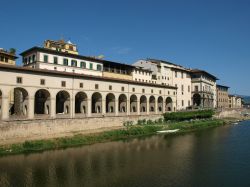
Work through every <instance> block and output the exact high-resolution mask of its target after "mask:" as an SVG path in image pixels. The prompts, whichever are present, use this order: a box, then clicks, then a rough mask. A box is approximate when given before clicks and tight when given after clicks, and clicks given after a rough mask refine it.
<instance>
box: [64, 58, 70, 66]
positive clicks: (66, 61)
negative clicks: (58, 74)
mask: <svg viewBox="0 0 250 187" xmlns="http://www.w3.org/2000/svg"><path fill="white" fill-rule="evenodd" d="M63 65H64V66H68V65H69V60H68V59H67V58H64V59H63Z"/></svg>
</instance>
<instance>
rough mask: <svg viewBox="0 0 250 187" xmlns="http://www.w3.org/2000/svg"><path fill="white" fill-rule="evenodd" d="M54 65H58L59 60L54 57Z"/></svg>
mask: <svg viewBox="0 0 250 187" xmlns="http://www.w3.org/2000/svg"><path fill="white" fill-rule="evenodd" d="M54 64H58V58H57V57H56V56H54Z"/></svg>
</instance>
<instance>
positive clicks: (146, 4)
mask: <svg viewBox="0 0 250 187" xmlns="http://www.w3.org/2000/svg"><path fill="white" fill-rule="evenodd" d="M0 23H1V27H0V47H2V48H6V49H9V48H11V47H14V48H16V49H17V52H18V54H19V53H20V52H22V51H24V50H26V49H28V48H30V47H32V46H35V45H36V46H39V45H42V43H43V41H44V40H45V39H60V38H62V37H63V38H64V39H66V40H68V39H70V40H71V41H72V42H73V43H76V44H78V49H79V52H80V54H82V55H91V56H93V55H100V54H103V55H104V56H105V59H107V60H113V61H118V62H123V63H128V64H131V63H133V62H135V61H136V60H138V59H143V58H148V57H150V58H157V59H164V60H168V61H170V62H173V63H176V64H180V65H183V66H186V67H190V68H200V69H204V70H207V71H209V72H211V73H212V74H214V75H216V76H217V77H219V78H220V81H219V83H220V84H226V85H228V86H230V87H231V92H232V93H238V94H244V95H250V84H249V80H250V73H249V70H250V0H207V1H205V0H196V1H195V0H105V1H104V0H86V1H85V0H70V1H69V0H67V1H66V0H43V1H34V0H22V1H20V0H12V1H7V0H4V1H2V2H1V11H0ZM19 64H20V59H19Z"/></svg>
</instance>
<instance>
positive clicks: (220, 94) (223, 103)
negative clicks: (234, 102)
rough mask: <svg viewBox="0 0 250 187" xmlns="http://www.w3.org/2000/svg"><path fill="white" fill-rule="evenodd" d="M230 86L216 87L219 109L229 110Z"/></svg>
mask: <svg viewBox="0 0 250 187" xmlns="http://www.w3.org/2000/svg"><path fill="white" fill-rule="evenodd" d="M228 89H229V87H228V86H223V85H218V84H217V85H216V90H217V94H216V95H217V108H229V96H228V95H229V93H228Z"/></svg>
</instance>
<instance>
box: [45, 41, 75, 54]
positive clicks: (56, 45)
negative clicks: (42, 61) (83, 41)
mask: <svg viewBox="0 0 250 187" xmlns="http://www.w3.org/2000/svg"><path fill="white" fill-rule="evenodd" d="M44 48H47V49H52V50H55V51H59V52H65V53H70V54H74V55H78V51H77V46H76V45H75V44H72V43H71V42H70V41H68V42H65V41H64V40H57V41H55V40H45V41H44Z"/></svg>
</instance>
